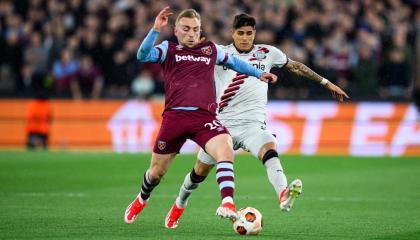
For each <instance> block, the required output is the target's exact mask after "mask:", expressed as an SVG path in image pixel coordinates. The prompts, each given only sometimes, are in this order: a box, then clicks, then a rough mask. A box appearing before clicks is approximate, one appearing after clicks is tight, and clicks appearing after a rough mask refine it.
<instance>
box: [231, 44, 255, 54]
mask: <svg viewBox="0 0 420 240" xmlns="http://www.w3.org/2000/svg"><path fill="white" fill-rule="evenodd" d="M232 46H233V47H234V48H235V49H236V51H237V52H238V53H239V54H243V53H250V52H252V50H254V48H255V44H253V45H252V48H251V49H250V50H249V51H241V50H239V49H238V48H237V47H236V46H235V43H232Z"/></svg>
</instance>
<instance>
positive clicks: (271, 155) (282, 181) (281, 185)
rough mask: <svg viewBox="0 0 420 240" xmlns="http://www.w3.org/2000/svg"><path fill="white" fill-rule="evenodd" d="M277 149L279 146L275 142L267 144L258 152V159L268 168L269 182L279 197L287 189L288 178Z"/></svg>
mask: <svg viewBox="0 0 420 240" xmlns="http://www.w3.org/2000/svg"><path fill="white" fill-rule="evenodd" d="M276 148H277V145H276V143H275V142H273V141H270V142H267V143H265V144H264V145H263V146H262V147H261V148H260V150H259V151H258V159H259V160H260V161H261V162H262V164H263V165H264V167H265V168H266V171H267V177H268V180H269V181H270V183H271V185H273V187H274V190H275V191H276V196H277V197H279V196H280V193H281V192H282V191H284V190H285V189H286V188H287V178H286V175H285V174H284V170H283V167H282V165H281V162H280V159H279V157H278V153H277V151H276Z"/></svg>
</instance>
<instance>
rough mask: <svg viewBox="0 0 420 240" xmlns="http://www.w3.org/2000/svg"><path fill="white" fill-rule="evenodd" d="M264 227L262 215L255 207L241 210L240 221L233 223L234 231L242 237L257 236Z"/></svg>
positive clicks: (239, 213)
mask: <svg viewBox="0 0 420 240" xmlns="http://www.w3.org/2000/svg"><path fill="white" fill-rule="evenodd" d="M262 227H263V217H262V214H261V213H260V211H258V210H257V209H255V208H253V207H245V208H241V209H240V210H239V211H238V219H236V221H235V222H233V230H235V232H236V233H238V234H240V235H257V234H258V233H259V232H261V230H262Z"/></svg>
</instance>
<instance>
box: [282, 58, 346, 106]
mask: <svg viewBox="0 0 420 240" xmlns="http://www.w3.org/2000/svg"><path fill="white" fill-rule="evenodd" d="M284 68H285V69H286V70H287V71H289V72H291V73H294V74H296V75H299V76H303V77H306V78H308V79H310V80H312V81H314V82H317V83H320V84H321V85H323V86H324V87H325V88H327V89H328V90H330V91H331V94H332V96H333V98H336V99H337V100H339V101H340V102H342V101H343V99H344V97H346V98H349V96H348V95H347V94H346V93H345V92H344V91H343V90H342V89H341V88H339V87H338V86H336V85H335V84H333V83H332V82H330V81H328V80H327V79H325V78H323V77H321V76H320V75H319V74H317V73H316V72H314V71H313V70H312V69H310V68H309V67H307V66H306V65H305V64H303V63H301V62H297V61H293V60H292V59H288V62H287V63H286V65H285V66H284Z"/></svg>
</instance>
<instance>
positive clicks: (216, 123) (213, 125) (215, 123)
mask: <svg viewBox="0 0 420 240" xmlns="http://www.w3.org/2000/svg"><path fill="white" fill-rule="evenodd" d="M221 126H222V124H221V123H220V122H219V121H218V120H213V122H209V123H206V124H204V127H209V128H210V130H214V129H216V128H217V127H221Z"/></svg>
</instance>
